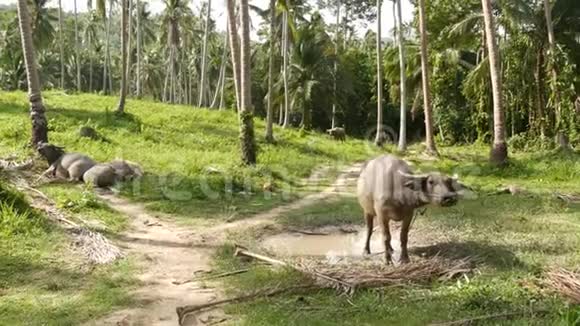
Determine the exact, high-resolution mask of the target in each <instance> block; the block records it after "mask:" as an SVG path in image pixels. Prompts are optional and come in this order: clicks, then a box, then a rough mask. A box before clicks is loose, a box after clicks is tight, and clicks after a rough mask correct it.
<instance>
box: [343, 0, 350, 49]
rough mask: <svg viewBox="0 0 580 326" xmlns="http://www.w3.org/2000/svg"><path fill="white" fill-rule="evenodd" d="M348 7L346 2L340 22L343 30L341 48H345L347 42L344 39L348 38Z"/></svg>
mask: <svg viewBox="0 0 580 326" xmlns="http://www.w3.org/2000/svg"><path fill="white" fill-rule="evenodd" d="M348 9H349V8H348V4H346V5H345V7H344V19H343V23H342V26H343V31H342V33H343V34H342V48H343V49H346V46H347V42H346V41H347V39H348V37H347V34H348V14H349V11H348Z"/></svg>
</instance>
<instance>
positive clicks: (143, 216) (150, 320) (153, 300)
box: [87, 164, 361, 326]
mask: <svg viewBox="0 0 580 326" xmlns="http://www.w3.org/2000/svg"><path fill="white" fill-rule="evenodd" d="M360 168H361V165H360V164H355V165H353V166H351V167H348V168H347V169H345V170H343V171H342V173H341V174H340V175H339V177H338V178H337V179H336V181H335V182H334V183H333V184H332V185H331V186H329V187H328V188H326V189H324V190H323V191H322V192H320V193H316V194H312V195H309V196H306V197H304V198H302V199H300V200H298V201H295V202H293V203H290V204H288V205H285V206H281V207H277V208H274V209H272V210H270V211H268V212H265V213H261V214H258V215H255V216H254V217H251V218H248V219H245V220H241V221H237V222H234V223H224V224H220V225H217V226H214V227H210V228H205V229H203V230H196V231H195V232H194V233H192V232H193V230H191V229H187V228H184V227H181V226H177V225H176V224H174V223H172V222H170V218H167V219H164V218H159V217H158V216H159V215H158V214H153V213H150V212H148V211H147V210H146V209H145V208H144V206H143V205H142V204H138V203H131V202H129V201H127V200H125V199H123V198H119V197H116V196H114V195H113V194H99V197H100V198H101V199H102V200H103V201H105V202H106V203H107V204H108V205H109V206H110V207H111V208H113V209H114V210H116V211H118V212H120V213H122V214H124V215H126V216H128V217H129V218H130V219H131V225H130V227H129V230H128V231H126V232H125V233H123V234H122V235H121V236H119V237H118V238H117V239H115V240H116V242H117V244H118V245H119V246H120V247H121V248H123V249H124V250H125V251H126V252H128V253H130V254H131V255H132V256H133V257H136V259H137V262H138V264H139V265H140V267H141V270H142V271H143V272H142V273H141V274H140V275H138V279H139V280H140V281H141V282H142V286H141V287H140V288H139V289H137V290H136V291H135V292H134V293H133V294H134V298H135V299H136V300H137V301H138V303H139V307H138V308H131V309H125V310H121V311H117V312H114V313H113V314H111V315H109V316H106V317H105V318H103V319H101V320H98V321H93V322H90V323H88V324H87V325H122V326H129V325H130V326H141V325H142V326H145V325H147V326H148V325H159V326H165V325H171V326H175V325H177V324H178V321H177V315H176V313H175V308H176V307H178V306H182V305H191V304H203V303H207V302H211V301H213V300H216V299H217V298H218V297H220V291H219V289H216V288H203V286H202V284H201V283H200V282H195V281H194V282H185V283H183V282H184V281H188V280H191V279H192V278H194V276H195V273H196V272H202V271H209V270H210V261H211V257H212V254H213V252H214V250H215V248H216V247H217V246H219V245H220V244H221V243H223V241H224V240H225V239H226V237H227V231H228V230H232V229H235V230H239V229H240V228H246V227H252V226H257V225H261V224H264V225H265V224H268V223H274V218H275V217H276V216H278V215H280V214H283V213H285V212H288V211H291V210H294V209H299V208H302V207H304V206H307V205H310V204H312V203H314V202H315V201H317V200H321V199H325V198H327V197H330V196H333V195H341V194H344V193H346V192H348V188H349V187H351V186H352V185H354V184H355V183H356V178H357V176H358V172H359V171H360ZM192 234H193V235H192ZM200 239H203V241H200ZM200 243H202V244H200ZM222 317H223V312H221V311H219V310H212V311H209V312H205V313H202V314H199V315H196V316H188V319H187V320H186V321H185V323H184V324H185V325H201V324H205V323H207V322H208V320H212V318H218V319H220V318H222Z"/></svg>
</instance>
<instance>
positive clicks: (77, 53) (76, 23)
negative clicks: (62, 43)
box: [73, 0, 82, 92]
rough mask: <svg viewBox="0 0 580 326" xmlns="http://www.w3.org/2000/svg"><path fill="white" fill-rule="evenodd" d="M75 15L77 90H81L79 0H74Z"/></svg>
mask: <svg viewBox="0 0 580 326" xmlns="http://www.w3.org/2000/svg"><path fill="white" fill-rule="evenodd" d="M73 5H74V15H75V63H76V68H77V91H79V92H80V91H81V86H82V85H81V55H80V49H81V46H80V44H79V19H78V14H77V0H74V2H73Z"/></svg>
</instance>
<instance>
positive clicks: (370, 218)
mask: <svg viewBox="0 0 580 326" xmlns="http://www.w3.org/2000/svg"><path fill="white" fill-rule="evenodd" d="M374 218H375V217H374V216H373V215H372V214H368V213H365V220H366V222H367V238H366V241H365V249H364V252H363V254H366V255H370V254H371V236H372V235H373V227H374V225H373V222H374Z"/></svg>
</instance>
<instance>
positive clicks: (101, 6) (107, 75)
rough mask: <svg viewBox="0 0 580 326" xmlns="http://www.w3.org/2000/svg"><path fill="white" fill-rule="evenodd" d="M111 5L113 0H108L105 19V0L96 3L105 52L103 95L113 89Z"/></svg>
mask: <svg viewBox="0 0 580 326" xmlns="http://www.w3.org/2000/svg"><path fill="white" fill-rule="evenodd" d="M113 4H114V0H109V15H108V19H107V8H106V0H98V1H97V8H98V12H99V14H100V16H101V17H102V18H103V23H104V24H105V26H104V28H105V51H104V60H103V92H104V93H105V94H108V92H110V91H112V89H113V80H112V79H113V78H112V76H111V75H112V72H111V23H112V19H113ZM107 82H108V88H107Z"/></svg>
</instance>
